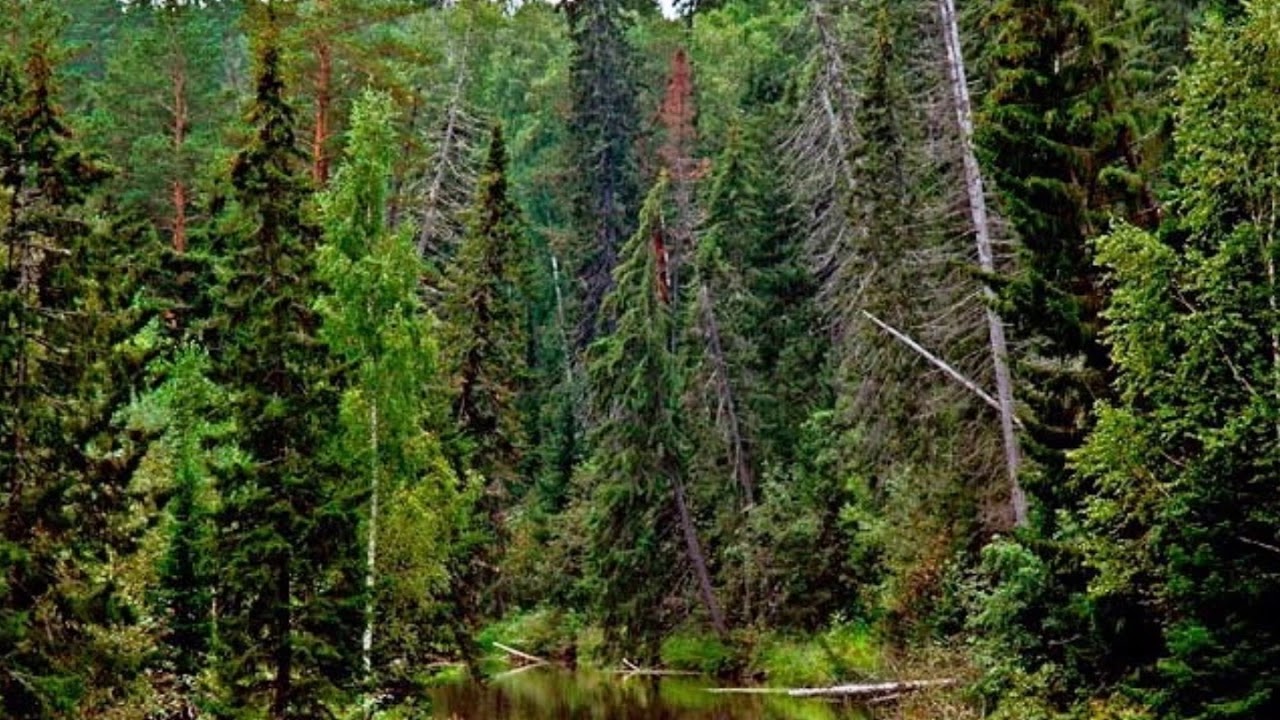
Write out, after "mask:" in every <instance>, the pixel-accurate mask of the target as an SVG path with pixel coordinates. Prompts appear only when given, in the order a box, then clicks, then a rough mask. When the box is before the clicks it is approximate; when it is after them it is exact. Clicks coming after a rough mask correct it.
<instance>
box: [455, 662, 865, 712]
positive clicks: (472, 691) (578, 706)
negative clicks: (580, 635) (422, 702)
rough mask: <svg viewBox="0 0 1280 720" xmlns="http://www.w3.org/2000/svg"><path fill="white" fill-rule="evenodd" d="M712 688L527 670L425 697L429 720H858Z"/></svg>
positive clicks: (826, 706) (690, 682) (790, 701)
mask: <svg viewBox="0 0 1280 720" xmlns="http://www.w3.org/2000/svg"><path fill="white" fill-rule="evenodd" d="M712 685H713V683H711V682H709V681H704V680H695V679H689V678H672V677H665V678H659V677H651V676H650V677H630V678H628V677H626V676H622V675H615V674H608V673H592V672H580V673H568V672H563V671H558V670H531V671H529V672H525V673H520V674H518V675H512V676H508V677H505V678H501V679H499V680H497V681H495V682H491V683H481V682H464V683H458V684H455V685H448V686H445V687H441V688H438V689H436V690H434V691H432V693H431V697H432V701H433V703H434V705H435V715H434V716H433V717H435V718H450V719H453V718H456V719H457V720H860V719H863V718H866V717H867V716H866V715H865V714H864V713H862V712H861V711H858V710H856V709H852V708H847V707H845V706H842V705H840V704H835V703H830V702H824V701H816V700H796V699H794V698H785V697H776V696H772V697H765V696H746V695H715V694H711V693H708V692H706V689H707V688H708V687H712Z"/></svg>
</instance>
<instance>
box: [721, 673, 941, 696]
mask: <svg viewBox="0 0 1280 720" xmlns="http://www.w3.org/2000/svg"><path fill="white" fill-rule="evenodd" d="M955 684H956V681H955V680H954V679H951V678H947V679H942V680H902V681H898V682H884V683H868V684H862V685H833V686H831V687H821V688H772V687H737V688H710V689H708V690H707V692H713V693H742V694H749V695H787V696H789V697H838V698H862V699H868V700H870V699H872V698H878V697H883V696H886V695H900V694H902V693H906V692H914V691H916V690H925V689H928V688H937V687H948V686H951V685H955Z"/></svg>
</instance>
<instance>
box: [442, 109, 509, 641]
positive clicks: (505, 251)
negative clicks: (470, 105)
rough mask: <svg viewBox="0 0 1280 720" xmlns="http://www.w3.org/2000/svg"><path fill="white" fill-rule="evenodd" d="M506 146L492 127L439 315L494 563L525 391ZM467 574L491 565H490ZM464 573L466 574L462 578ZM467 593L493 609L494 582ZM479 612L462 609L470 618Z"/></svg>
mask: <svg viewBox="0 0 1280 720" xmlns="http://www.w3.org/2000/svg"><path fill="white" fill-rule="evenodd" d="M506 173H507V155H506V144H505V142H504V141H503V137H502V130H501V128H500V127H498V126H495V127H494V128H493V130H492V133H491V135H490V141H489V151H488V157H487V158H486V160H485V164H484V170H483V172H482V173H481V175H480V182H479V184H478V187H477V190H476V199H475V203H474V205H473V207H472V209H471V214H470V219H469V223H468V230H467V234H466V236H465V237H464V238H463V240H462V245H461V247H460V248H459V249H458V256H457V258H456V259H455V262H454V264H453V265H452V267H451V268H450V270H449V273H448V275H447V276H446V279H447V281H448V293H449V295H448V297H447V298H446V300H445V303H444V308H443V311H444V314H445V318H446V321H447V322H448V327H449V340H448V343H447V347H448V355H449V357H450V366H451V371H452V375H453V378H454V380H453V382H454V386H455V392H456V395H455V396H454V400H453V419H454V423H455V424H456V426H457V428H458V433H459V435H460V437H459V444H460V447H459V448H457V452H458V454H459V455H460V456H461V457H460V458H459V467H460V468H466V469H470V470H472V471H474V472H476V473H479V475H480V476H481V477H482V478H483V479H484V482H485V484H486V489H485V494H484V499H483V501H482V503H481V504H482V508H481V512H482V514H484V515H485V516H486V517H485V518H484V519H483V521H482V522H483V525H484V530H483V534H484V535H485V536H486V537H487V542H485V545H486V546H487V547H486V549H484V550H480V549H477V552H481V553H485V554H492V555H494V556H497V557H500V556H501V554H502V552H503V547H504V546H505V545H506V541H507V532H508V531H507V528H506V521H505V519H504V516H505V514H506V513H507V512H508V511H509V509H510V508H511V507H512V506H513V504H514V502H515V501H516V500H517V499H518V498H519V497H520V496H522V495H523V494H524V492H525V490H526V488H525V487H524V486H523V483H522V482H521V480H522V478H521V477H520V470H521V466H522V463H523V454H524V452H525V449H526V440H525V438H524V427H523V422H522V417H521V414H520V402H521V399H522V395H523V393H525V392H526V390H527V383H528V371H527V366H526V363H527V360H528V359H527V353H528V339H527V335H526V333H527V328H528V313H529V299H528V297H527V294H528V290H527V283H526V282H525V279H524V276H525V274H526V273H527V272H528V270H529V268H528V263H529V260H528V255H529V252H528V247H527V240H526V238H525V236H524V229H523V227H522V226H521V219H520V213H519V210H518V209H517V207H516V205H515V201H514V199H513V198H512V197H511V196H510V194H509V190H508V185H507V176H506ZM469 564H471V565H472V566H473V568H474V567H486V566H487V567H490V568H494V567H496V566H497V562H496V557H491V558H490V559H489V560H487V561H485V562H480V563H475V562H474V560H473V561H471V562H470V563H469ZM467 574H468V575H474V572H473V571H469V572H468V573H467ZM465 584H469V585H472V586H474V589H475V590H480V589H481V588H487V590H486V591H485V592H488V593H490V594H491V597H490V598H489V599H490V601H492V602H495V603H497V605H498V609H500V606H501V602H502V596H503V592H502V588H501V585H502V581H501V579H500V578H497V577H493V576H490V577H488V578H481V577H470V578H469V580H468V581H467V582H466V583H465ZM478 610H480V608H470V609H469V610H467V612H468V614H471V615H473V616H474V615H475V613H476V612H477V611H478Z"/></svg>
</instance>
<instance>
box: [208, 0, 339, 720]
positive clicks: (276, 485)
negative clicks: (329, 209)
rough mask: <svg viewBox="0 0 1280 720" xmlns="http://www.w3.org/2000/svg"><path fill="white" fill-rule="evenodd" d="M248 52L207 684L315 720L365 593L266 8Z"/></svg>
mask: <svg viewBox="0 0 1280 720" xmlns="http://www.w3.org/2000/svg"><path fill="white" fill-rule="evenodd" d="M260 12H262V13H263V14H265V15H266V16H267V18H266V22H265V27H264V29H262V30H261V31H260V35H259V37H258V38H257V43H258V50H257V56H258V82H257V93H256V95H255V98H254V100H253V104H252V107H251V109H250V112H249V117H248V123H249V126H250V127H251V128H252V133H253V134H252V137H251V138H250V140H249V142H248V144H247V145H246V146H245V147H244V148H243V149H242V150H241V151H240V152H239V153H238V154H237V155H236V157H235V161H234V163H233V167H232V173H231V183H232V186H233V187H234V190H235V198H234V200H235V202H234V203H233V205H232V206H231V207H230V208H229V210H228V217H227V222H226V227H225V230H224V232H225V234H226V240H225V245H226V255H225V257H224V258H223V263H224V270H223V271H222V272H223V276H224V278H225V280H224V283H223V285H222V286H221V287H220V288H218V290H217V305H216V308H215V313H214V317H213V318H212V320H211V321H210V324H209V327H208V328H207V332H208V335H209V341H210V344H211V345H210V346H211V347H212V348H213V349H214V351H215V352H216V357H217V358H218V363H217V366H216V368H215V370H216V374H217V379H218V380H219V381H221V382H223V383H226V384H228V385H233V386H234V387H236V388H237V392H236V395H235V400H234V403H235V415H236V423H237V428H238V433H237V435H238V437H237V441H238V445H239V446H240V448H241V450H242V451H243V452H244V453H245V454H246V456H247V458H246V460H245V462H243V463H242V464H241V465H239V466H238V467H236V468H234V469H233V470H231V471H229V472H226V473H225V475H224V476H223V477H221V478H220V479H219V487H220V490H221V492H222V506H221V507H220V509H219V512H218V517H217V525H218V533H217V554H218V558H217V561H218V568H219V572H220V581H221V582H220V584H219V587H218V590H217V600H218V616H219V621H218V640H219V642H220V643H221V647H220V649H219V650H220V660H221V667H220V669H221V675H222V678H223V682H224V683H225V684H224V687H225V688H226V691H227V693H228V698H227V702H228V703H229V704H230V705H232V706H234V707H241V708H244V707H254V706H255V705H257V704H258V703H259V702H261V701H262V700H263V699H264V697H266V698H269V699H268V700H267V703H266V704H267V705H268V707H269V714H270V717H272V718H302V717H314V716H315V715H317V714H323V713H324V712H326V711H325V710H324V703H325V702H326V701H333V700H335V699H336V698H338V697H341V691H340V688H341V687H342V686H343V685H344V684H346V683H347V682H349V681H350V680H351V679H352V678H353V675H354V673H355V671H356V668H357V667H358V658H359V647H360V642H359V638H360V633H361V628H362V626H363V619H364V617H363V603H364V592H363V591H362V586H363V574H362V573H361V571H360V570H361V564H360V553H359V547H360V543H359V538H358V528H359V526H360V524H359V515H358V512H357V511H358V508H359V501H360V499H361V497H363V492H361V491H358V490H355V489H353V488H351V487H349V486H348V484H346V483H344V481H343V480H342V477H341V474H340V473H338V472H337V468H336V467H335V466H334V464H333V463H332V462H331V461H328V460H327V457H328V455H329V448H328V444H329V438H330V436H331V435H332V433H333V431H334V430H335V428H336V420H337V418H336V411H337V398H336V397H335V390H334V386H333V383H332V379H331V378H330V377H329V373H328V365H329V361H328V356H327V354H326V352H325V347H324V345H323V344H322V343H321V342H320V341H319V339H318V338H317V336H316V332H317V329H318V327H317V326H318V324H319V322H318V318H317V316H316V313H315V312H314V310H313V309H312V305H313V303H314V301H315V297H316V295H317V294H318V290H319V284H318V283H317V280H316V278H315V268H314V256H313V255H314V253H313V251H314V243H315V240H316V236H317V234H318V233H317V232H316V228H315V227H314V226H312V225H311V224H310V223H309V222H308V221H307V220H306V218H305V217H304V214H303V203H304V202H305V201H306V198H307V192H308V188H309V183H308V182H307V180H306V178H305V174H304V173H305V164H304V156H303V155H302V153H301V152H300V151H299V149H298V147H297V143H296V137H295V135H294V118H293V110H292V109H291V108H290V107H289V105H288V103H287V102H286V100H285V97H284V83H283V80H282V76H281V68H280V50H279V47H278V45H277V40H276V36H275V18H274V8H273V7H272V6H271V5H270V4H268V5H267V6H266V8H265V9H261V10H260Z"/></svg>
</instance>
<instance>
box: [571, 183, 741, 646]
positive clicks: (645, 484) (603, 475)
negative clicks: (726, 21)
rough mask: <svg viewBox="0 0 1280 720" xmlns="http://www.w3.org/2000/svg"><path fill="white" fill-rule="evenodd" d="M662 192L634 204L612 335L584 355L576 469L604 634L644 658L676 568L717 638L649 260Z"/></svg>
mask: <svg viewBox="0 0 1280 720" xmlns="http://www.w3.org/2000/svg"><path fill="white" fill-rule="evenodd" d="M667 187H668V183H667V180H666V176H665V174H664V175H663V176H662V178H661V179H659V181H658V182H657V183H656V184H655V185H654V187H653V189H652V190H650V192H649V195H648V197H647V199H646V200H645V204H644V208H643V209H642V210H641V213H640V224H639V228H638V229H637V230H636V232H635V234H634V235H632V236H631V239H630V240H628V241H627V245H626V247H625V248H624V252H623V258H624V259H623V261H622V262H621V263H620V264H619V265H618V268H617V270H616V272H615V273H614V276H615V285H614V289H613V290H612V291H611V292H610V293H609V295H608V296H607V298H606V301H605V303H604V308H603V309H604V311H605V312H606V313H607V317H609V318H610V320H611V321H612V322H613V323H614V331H613V332H612V333H610V334H609V335H608V336H606V337H604V338H602V339H601V340H600V341H599V342H597V343H596V344H595V345H594V346H593V347H592V349H591V354H590V358H589V362H588V372H589V376H590V379H591V387H592V393H593V398H594V403H593V405H594V422H595V426H594V428H593V431H592V434H591V443H592V447H593V449H594V454H593V455H592V458H591V460H590V462H589V464H588V468H587V470H586V472H588V473H589V474H590V475H591V477H592V482H593V487H592V491H591V495H590V498H589V502H590V510H589V512H590V513H591V519H590V521H589V522H590V525H591V529H592V538H591V550H590V553H591V554H590V564H591V568H592V574H593V575H594V577H595V578H597V579H598V580H599V582H600V583H601V587H602V593H601V596H600V598H599V600H600V610H601V612H602V617H603V619H604V621H605V627H606V628H607V631H608V632H610V633H617V632H619V631H620V630H621V629H622V628H626V629H627V630H628V631H629V632H635V633H636V634H637V637H635V638H634V640H633V641H632V642H635V643H636V644H638V645H639V646H640V647H641V648H643V649H644V650H646V651H648V652H653V651H654V650H656V645H657V639H658V635H657V633H659V632H661V631H662V630H664V629H666V628H669V627H671V626H672V625H673V624H674V623H675V622H677V621H678V620H679V619H680V618H677V617H672V616H671V615H670V613H669V612H664V607H666V606H668V599H669V598H670V597H671V596H672V594H673V593H677V592H678V591H680V590H682V588H681V587H680V578H681V577H682V576H685V574H686V572H687V570H686V568H687V569H688V570H692V573H693V576H694V578H695V582H696V584H697V588H696V592H697V593H698V595H699V596H700V597H701V599H702V602H703V604H704V606H705V609H706V610H707V613H708V619H709V620H710V622H711V624H712V626H713V627H714V628H715V629H716V630H718V631H721V632H723V631H724V630H725V625H724V618H723V617H722V615H721V612H720V608H719V603H718V601H717V599H716V596H715V590H714V588H713V587H712V586H711V578H710V573H709V569H708V565H707V559H706V556H705V554H704V553H703V550H702V546H701V542H700V540H699V539H698V528H697V521H696V514H695V509H694V508H693V507H692V502H691V499H690V494H689V492H688V490H687V480H688V479H687V477H686V458H685V454H686V453H687V447H686V442H685V440H684V438H683V435H682V433H683V430H682V427H681V425H682V422H681V416H682V413H681V412H680V396H681V385H682V383H683V380H684V378H683V372H682V370H681V367H680V363H679V361H678V356H677V354H676V348H675V347H674V345H673V343H672V339H673V334H674V333H675V320H674V318H673V317H672V313H671V307H670V299H669V298H670V289H669V288H667V287H665V285H664V284H665V282H666V279H665V277H664V275H663V274H661V273H660V272H659V268H660V265H659V262H658V258H659V253H660V252H661V250H662V247H663V242H662V239H661V238H662V233H663V232H664V229H663V222H662V206H663V203H664V202H665V201H666V199H667ZM682 545H683V548H682V547H681V546H682ZM678 560H683V562H680V561H678ZM685 563H687V565H686V564H685ZM614 639H615V640H618V639H620V638H616V637H615V638H614Z"/></svg>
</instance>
